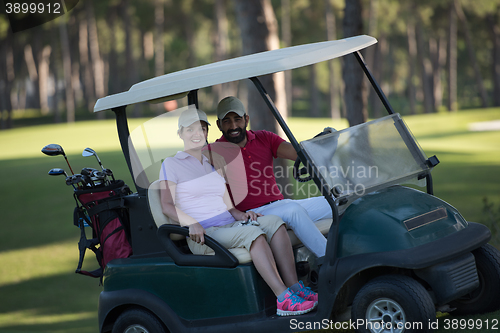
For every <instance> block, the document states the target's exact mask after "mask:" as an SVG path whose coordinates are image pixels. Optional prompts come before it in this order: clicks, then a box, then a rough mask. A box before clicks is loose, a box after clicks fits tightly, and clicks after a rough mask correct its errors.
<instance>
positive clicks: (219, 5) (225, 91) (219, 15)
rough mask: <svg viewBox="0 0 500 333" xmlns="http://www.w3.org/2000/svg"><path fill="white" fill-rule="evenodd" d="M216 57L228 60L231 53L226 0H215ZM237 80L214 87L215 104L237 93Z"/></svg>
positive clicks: (216, 59)
mask: <svg viewBox="0 0 500 333" xmlns="http://www.w3.org/2000/svg"><path fill="white" fill-rule="evenodd" d="M215 21H216V28H215V36H214V37H215V58H214V61H221V60H226V59H227V58H228V55H229V23H228V19H227V14H226V0H216V1H215ZM236 84H237V83H235V82H228V83H223V84H219V85H216V86H214V87H213V90H214V96H215V100H214V105H217V103H218V102H219V101H220V100H221V99H223V98H224V97H226V96H230V95H234V94H236V89H237V88H236V87H237V86H236Z"/></svg>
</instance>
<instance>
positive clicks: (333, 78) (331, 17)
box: [325, 0, 340, 119]
mask: <svg viewBox="0 0 500 333" xmlns="http://www.w3.org/2000/svg"><path fill="white" fill-rule="evenodd" d="M325 15H326V17H325V21H326V39H327V40H335V39H337V27H336V22H335V14H334V13H333V8H332V3H331V1H330V0H325ZM334 62H335V60H330V61H328V79H329V87H330V115H331V117H332V118H333V119H340V107H339V103H338V97H339V96H338V95H339V94H338V88H339V87H338V86H337V84H338V82H339V81H340V80H337V75H336V73H335V70H334Z"/></svg>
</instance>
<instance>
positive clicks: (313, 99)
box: [308, 64, 321, 118]
mask: <svg viewBox="0 0 500 333" xmlns="http://www.w3.org/2000/svg"><path fill="white" fill-rule="evenodd" d="M308 67H309V101H310V104H309V115H310V116H311V117H314V118H318V117H321V111H320V108H319V104H320V101H319V91H318V85H317V84H316V70H317V68H316V67H317V66H316V64H312V65H310V66H308Z"/></svg>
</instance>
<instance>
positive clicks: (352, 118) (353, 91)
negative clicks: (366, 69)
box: [342, 0, 368, 126]
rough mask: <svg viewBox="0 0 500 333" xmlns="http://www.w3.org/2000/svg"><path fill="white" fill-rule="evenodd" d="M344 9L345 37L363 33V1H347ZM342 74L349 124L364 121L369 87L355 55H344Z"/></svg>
mask: <svg viewBox="0 0 500 333" xmlns="http://www.w3.org/2000/svg"><path fill="white" fill-rule="evenodd" d="M344 11H345V12H344V21H343V30H344V38H346V37H352V36H357V35H361V34H362V33H363V20H362V7H361V1H360V0H351V1H346V4H345V9H344ZM342 76H343V78H344V83H345V90H344V91H345V92H344V100H345V105H346V113H347V120H348V121H349V126H354V125H358V124H361V123H364V122H365V121H366V120H367V119H368V111H367V109H366V99H367V89H366V88H367V87H366V82H365V80H364V73H363V71H362V69H361V66H359V63H358V61H357V60H356V58H355V57H354V55H352V54H350V55H347V56H346V57H344V68H343V71H342Z"/></svg>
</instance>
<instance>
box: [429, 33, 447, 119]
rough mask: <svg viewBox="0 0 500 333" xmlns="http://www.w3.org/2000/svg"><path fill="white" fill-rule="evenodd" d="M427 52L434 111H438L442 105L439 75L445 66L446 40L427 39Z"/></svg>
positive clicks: (440, 37) (440, 38) (442, 38)
mask: <svg viewBox="0 0 500 333" xmlns="http://www.w3.org/2000/svg"><path fill="white" fill-rule="evenodd" d="M429 51H430V55H431V63H432V82H433V88H434V91H433V95H434V110H436V111H437V110H439V109H440V108H441V106H442V105H443V88H442V84H441V73H442V71H443V67H444V66H445V65H446V39H445V38H444V37H442V36H439V37H438V38H437V39H435V38H430V39H429Z"/></svg>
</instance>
